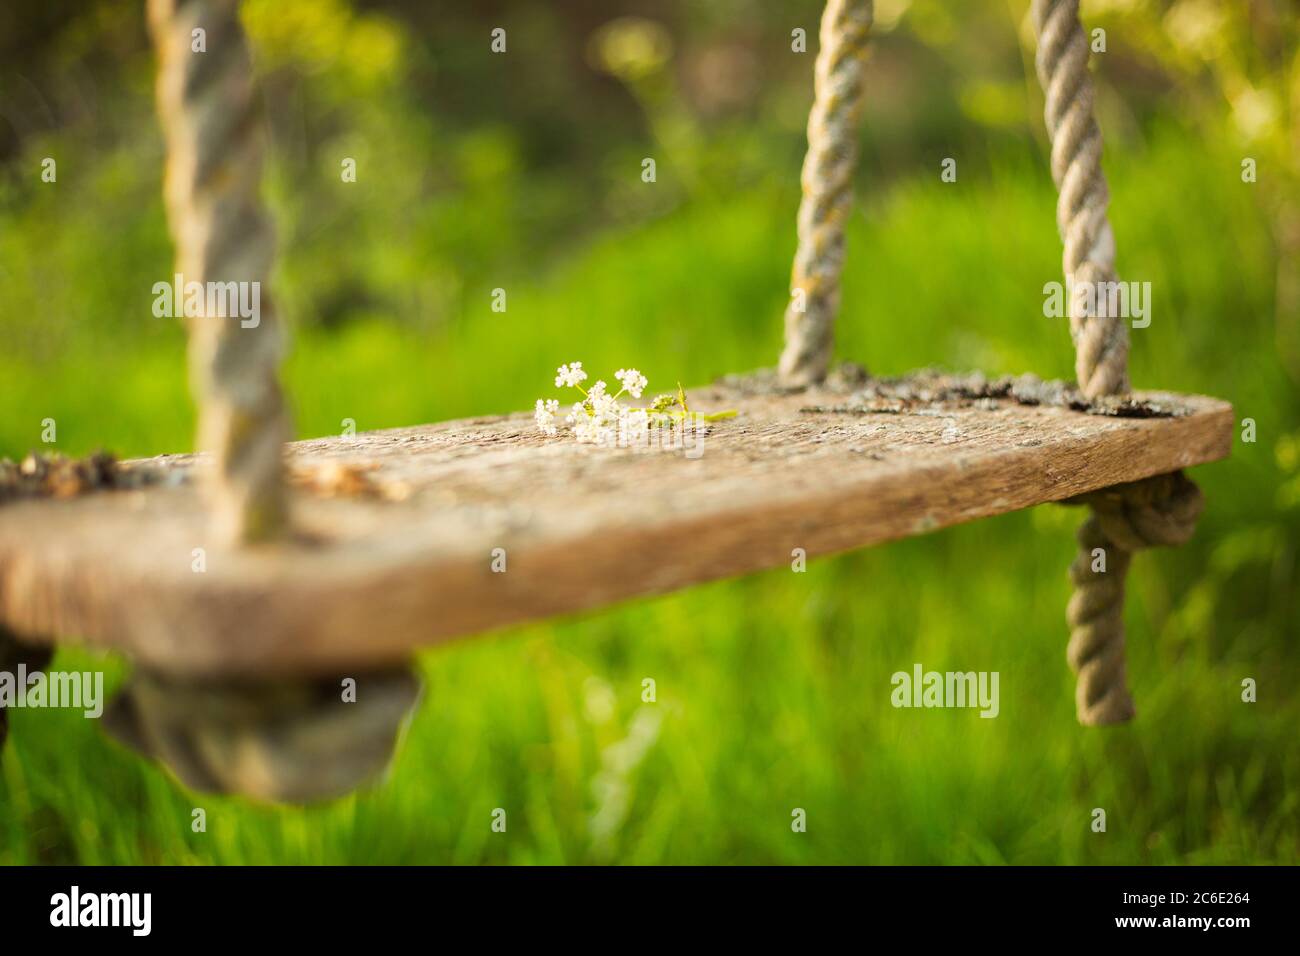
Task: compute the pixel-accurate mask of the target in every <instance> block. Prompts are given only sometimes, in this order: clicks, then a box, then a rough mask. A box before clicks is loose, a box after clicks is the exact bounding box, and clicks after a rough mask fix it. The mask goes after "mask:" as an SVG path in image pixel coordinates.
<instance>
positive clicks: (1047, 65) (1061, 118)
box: [1033, 0, 1128, 398]
mask: <svg viewBox="0 0 1300 956" xmlns="http://www.w3.org/2000/svg"><path fill="white" fill-rule="evenodd" d="M1033 18H1034V28H1035V30H1036V31H1037V34H1038V51H1037V55H1036V57H1035V64H1036V66H1037V68H1038V80H1039V83H1041V84H1042V87H1043V92H1044V94H1045V95H1046V98H1047V105H1046V109H1045V111H1044V115H1045V117H1046V120H1047V132H1048V134H1049V136H1050V137H1051V140H1052V178H1053V179H1054V180H1055V181H1056V187H1057V190H1058V192H1059V194H1060V195H1059V197H1058V200H1057V204H1056V222H1057V226H1058V227H1059V229H1060V232H1061V239H1062V241H1063V242H1064V244H1065V251H1064V255H1063V257H1062V258H1063V264H1064V267H1065V276H1066V279H1067V280H1068V281H1069V282H1070V283H1071V284H1072V289H1073V290H1074V291H1075V292H1076V293H1077V292H1079V291H1081V289H1083V288H1085V287H1086V284H1091V287H1092V288H1094V289H1095V288H1097V286H1096V285H1095V284H1096V283H1100V282H1114V281H1115V280H1116V275H1115V236H1114V233H1113V232H1112V231H1111V227H1110V221H1109V219H1108V218H1107V216H1106V206H1107V204H1108V203H1109V202H1110V191H1109V189H1108V188H1107V186H1106V177H1105V176H1104V175H1103V174H1102V171H1101V130H1100V129H1099V128H1098V126H1097V121H1096V119H1094V117H1093V110H1092V106H1093V97H1094V93H1093V86H1092V79H1091V77H1089V75H1088V37H1087V34H1085V33H1084V30H1083V27H1082V25H1081V24H1080V23H1079V0H1034V4H1033ZM1095 302H1096V297H1094V299H1093V307H1092V308H1088V307H1086V306H1085V304H1084V303H1082V302H1080V301H1079V297H1078V296H1077V295H1071V296H1070V334H1071V336H1072V337H1073V339H1074V348H1075V362H1074V369H1075V375H1076V377H1077V378H1078V381H1079V388H1080V389H1081V390H1082V391H1083V393H1084V395H1086V396H1087V397H1088V398H1095V397H1097V396H1099V395H1111V394H1115V393H1117V392H1124V391H1127V390H1128V328H1127V327H1126V326H1125V324H1124V321H1123V320H1122V319H1119V318H1116V317H1113V316H1111V317H1103V316H1099V315H1097V314H1096V308H1095Z"/></svg>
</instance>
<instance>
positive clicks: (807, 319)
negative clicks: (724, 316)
mask: <svg viewBox="0 0 1300 956" xmlns="http://www.w3.org/2000/svg"><path fill="white" fill-rule="evenodd" d="M871 15H872V5H871V0H830V2H829V3H827V4H826V10H825V12H824V13H823V14H822V22H821V40H820V43H821V46H820V49H819V50H818V52H817V64H816V68H815V69H816V72H815V74H814V94H813V107H812V112H811V113H810V114H809V116H808V153H807V155H806V157H805V158H804V164H803V176H802V183H803V200H802V201H801V202H800V204H799V221H798V234H799V245H798V249H797V251H796V252H795V257H794V269H793V270H792V276H791V280H790V284H791V290H792V293H793V296H792V299H791V302H790V305H789V307H788V308H787V309H786V313H785V351H784V352H782V353H781V362H780V366H779V368H780V373H781V379H782V381H783V382H785V383H786V384H788V385H806V384H809V383H811V382H818V381H821V380H822V378H824V377H825V375H826V369H827V366H828V365H829V363H830V357H831V346H832V343H833V334H834V326H835V314H836V312H837V311H838V310H839V304H840V273H841V271H842V270H843V268H844V226H845V223H846V222H847V221H848V218H849V212H850V209H851V208H852V202H853V170H854V168H855V166H856V164H857V135H858V117H859V115H860V114H861V112H862V101H863V89H864V82H863V76H864V73H865V72H866V51H867V39H868V36H869V34H870V32H871Z"/></svg>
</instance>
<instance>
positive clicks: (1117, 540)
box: [1066, 471, 1205, 726]
mask: <svg viewBox="0 0 1300 956" xmlns="http://www.w3.org/2000/svg"><path fill="white" fill-rule="evenodd" d="M1066 503H1067V504H1087V505H1091V506H1092V515H1091V516H1090V517H1089V518H1088V520H1087V521H1085V522H1084V523H1083V525H1082V526H1081V527H1080V528H1079V533H1078V540H1079V550H1078V554H1077V555H1076V557H1075V559H1074V563H1073V564H1072V565H1071V566H1070V580H1071V581H1072V582H1073V584H1074V594H1073V595H1072V596H1071V598H1070V603H1069V606H1068V608H1067V610H1066V619H1067V620H1068V621H1069V624H1070V644H1069V647H1068V649H1067V651H1066V657H1067V659H1068V660H1069V662H1070V667H1071V668H1073V670H1074V672H1075V673H1076V674H1077V675H1078V684H1077V686H1076V688H1075V708H1076V711H1077V713H1078V717H1079V722H1080V723H1081V724H1087V725H1094V726H1095V725H1099V724H1117V723H1124V722H1125V721H1128V720H1131V719H1132V718H1133V715H1134V708H1133V699H1132V697H1130V696H1129V692H1128V682H1127V677H1126V673H1125V665H1124V579H1125V576H1126V575H1127V574H1128V569H1129V564H1130V562H1131V559H1132V555H1133V552H1135V551H1139V550H1141V549H1143V548H1151V547H1156V546H1174V545H1180V544H1185V543H1186V542H1187V541H1188V540H1189V539H1190V538H1191V536H1192V532H1193V531H1194V530H1195V528H1196V519H1197V518H1199V517H1200V514H1201V510H1202V508H1203V507H1204V504H1205V502H1204V499H1203V497H1202V496H1201V490H1200V489H1199V488H1198V487H1196V485H1195V484H1194V483H1193V482H1192V481H1191V480H1190V479H1188V478H1187V477H1186V476H1184V475H1183V473H1182V472H1181V471H1178V472H1173V473H1171V474H1168V475H1157V476H1156V477H1154V478H1147V479H1144V480H1142V481H1135V482H1131V483H1129V484H1125V485H1116V486H1114V487H1112V488H1106V489H1103V490H1101V491H1095V492H1092V493H1090V494H1087V495H1081V496H1079V497H1077V498H1072V499H1070V500H1069V501H1067V502H1066ZM1096 548H1102V549H1104V551H1105V554H1106V570H1105V572H1104V573H1102V572H1094V571H1093V569H1092V568H1093V561H1094V557H1093V551H1094V549H1096Z"/></svg>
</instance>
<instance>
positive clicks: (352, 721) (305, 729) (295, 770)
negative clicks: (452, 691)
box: [104, 668, 420, 803]
mask: <svg viewBox="0 0 1300 956" xmlns="http://www.w3.org/2000/svg"><path fill="white" fill-rule="evenodd" d="M356 682H357V686H356V700H355V701H351V702H346V701H344V700H343V699H342V684H341V678H323V679H318V680H275V681H257V682H254V683H239V682H233V681H228V682H218V683H214V682H210V681H189V680H180V679H177V678H169V677H166V676H164V675H161V674H154V673H150V672H148V671H142V670H137V671H136V672H135V673H134V674H132V676H131V681H130V683H129V684H128V685H127V687H126V688H125V689H124V690H123V691H122V692H121V693H120V694H119V695H118V696H117V697H115V698H114V699H113V702H112V704H111V706H110V707H109V709H108V711H107V712H106V713H105V714H104V723H105V728H106V729H107V730H108V732H109V733H110V734H111V735H113V736H114V737H115V738H117V739H118V740H119V741H121V742H122V743H125V744H126V745H128V746H130V747H132V748H133V749H135V750H136V751H138V752H140V753H142V754H144V755H145V756H147V757H151V758H153V759H155V760H158V761H161V762H162V763H163V764H164V765H166V766H167V767H168V768H169V769H170V770H171V771H172V772H173V773H174V774H175V775H176V776H177V778H178V779H179V780H180V781H181V782H182V783H184V784H185V785H186V786H187V787H190V788H191V789H193V790H199V791H203V792H206V793H237V794H241V795H243V796H249V797H255V798H257V799H260V800H268V801H272V802H294V803H302V802H307V801H312V800H323V799H328V798H331V797H336V796H341V795H343V794H345V793H347V792H349V791H351V790H353V789H354V788H356V787H357V786H359V785H360V784H361V783H363V782H365V781H366V780H367V779H369V778H371V777H373V776H374V775H375V774H377V773H379V772H380V771H382V770H383V769H384V767H385V766H387V764H388V763H389V761H390V760H391V758H392V754H393V749H394V747H395V745H396V741H397V737H398V734H399V732H400V731H401V727H402V725H403V723H404V722H405V721H406V718H407V715H408V714H409V713H410V712H411V710H412V709H413V708H414V707H415V705H416V703H417V701H418V699H419V694H420V684H419V681H418V679H417V678H416V677H415V675H414V674H412V673H411V672H410V671H409V670H408V669H406V668H396V669H392V670H387V671H381V672H375V673H370V674H358V675H356Z"/></svg>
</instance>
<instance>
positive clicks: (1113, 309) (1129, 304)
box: [1043, 279, 1151, 329]
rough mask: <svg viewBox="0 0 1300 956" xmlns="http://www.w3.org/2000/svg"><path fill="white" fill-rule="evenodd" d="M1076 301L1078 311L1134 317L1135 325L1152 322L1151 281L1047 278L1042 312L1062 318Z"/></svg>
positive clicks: (1083, 313)
mask: <svg viewBox="0 0 1300 956" xmlns="http://www.w3.org/2000/svg"><path fill="white" fill-rule="evenodd" d="M1070 303H1074V310H1073V311H1074V314H1075V315H1088V316H1096V317H1097V318H1101V319H1131V320H1132V322H1131V325H1132V326H1133V328H1135V329H1145V328H1146V327H1147V326H1149V325H1150V324H1151V283H1150V282H1086V281H1084V282H1077V281H1075V280H1073V279H1066V281H1065V283H1064V284H1062V283H1060V282H1048V283H1046V284H1044V286H1043V315H1044V316H1046V317H1047V318H1049V319H1063V318H1065V317H1066V316H1067V315H1069V314H1070V311H1071V310H1070V309H1069V308H1067V306H1068V305H1069V304H1070Z"/></svg>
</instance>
